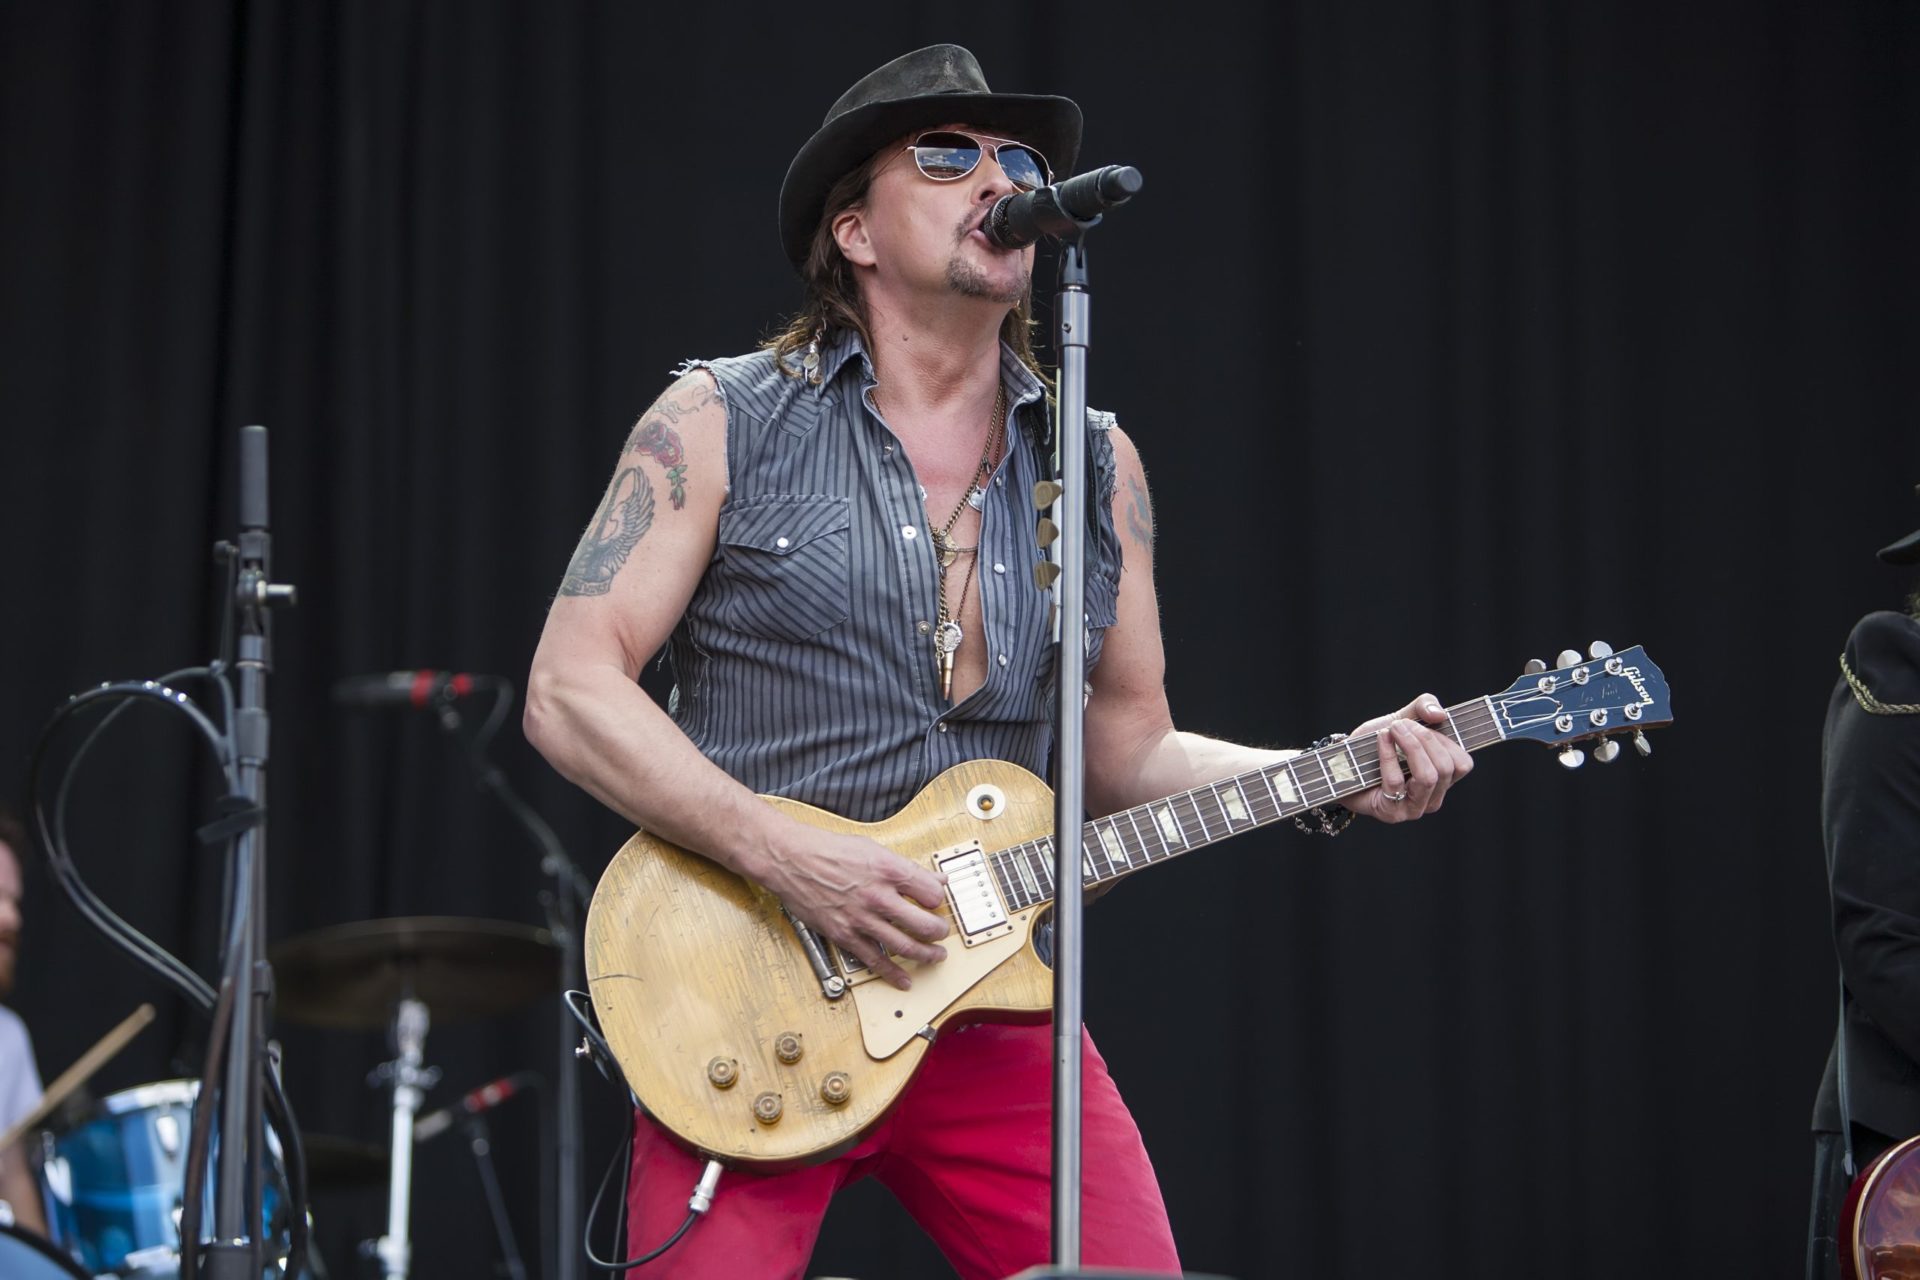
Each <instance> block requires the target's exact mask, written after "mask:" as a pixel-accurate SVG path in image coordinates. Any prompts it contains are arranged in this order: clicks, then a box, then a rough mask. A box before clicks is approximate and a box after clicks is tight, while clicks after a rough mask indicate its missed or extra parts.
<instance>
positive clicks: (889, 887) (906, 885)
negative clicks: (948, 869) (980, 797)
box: [763, 822, 947, 991]
mask: <svg viewBox="0 0 1920 1280" xmlns="http://www.w3.org/2000/svg"><path fill="white" fill-rule="evenodd" d="M763 880H764V883H765V884H766V886H767V888H768V889H771V890H772V891H773V893H774V895H775V896H776V897H778V898H779V899H780V901H781V902H782V903H784V904H785V905H786V908H787V910H789V911H791V912H793V914H794V915H796V916H798V917H799V918H800V920H801V922H802V923H804V924H807V925H809V926H811V927H812V928H814V929H817V930H819V931H820V932H821V933H823V934H825V935H826V936H827V937H829V938H832V939H833V940H834V941H835V942H837V943H839V944H840V947H841V949H842V950H843V951H846V952H847V953H848V954H849V955H853V956H856V957H858V958H859V959H860V961H861V962H862V963H863V964H865V965H866V966H867V967H868V968H869V969H872V970H873V971H874V972H875V973H877V974H879V975H880V976H881V977H882V978H885V979H886V980H887V981H888V982H891V983H892V984H893V985H894V986H896V987H899V988H900V989H901V990H903V991H904V990H906V989H907V988H908V987H910V986H912V985H913V980H912V979H911V978H909V977H908V976H907V971H906V970H905V969H902V968H901V967H900V966H899V965H898V964H897V963H895V961H894V957H896V956H898V957H902V958H904V959H908V960H917V961H919V962H920V963H921V964H934V963H937V962H938V961H941V960H944V959H945V958H946V955H947V953H946V949H945V948H943V947H938V946H935V945H933V944H934V943H936V942H938V941H939V940H940V939H942V938H944V937H946V936H947V922H946V919H945V918H944V917H942V916H938V915H935V914H934V913H933V911H932V910H930V908H937V907H939V906H940V905H941V903H942V902H944V901H945V897H946V895H945V892H944V889H945V884H946V880H945V877H943V876H941V875H939V874H938V873H936V872H934V871H931V870H929V869H928V868H927V867H926V866H924V865H923V864H921V863H918V862H914V861H912V860H910V859H907V858H903V857H901V856H900V855H899V854H897V853H895V852H893V851H892V850H891V849H888V848H887V847H886V846H884V845H881V844H878V843H876V842H875V841H872V840H869V839H867V838H866V837H865V836H857V835H847V834H843V833H840V832H835V831H821V830H819V829H817V828H814V827H809V826H807V825H805V824H804V823H799V822H796V823H794V824H793V829H792V830H791V832H789V833H788V838H786V839H784V840H783V841H782V842H781V843H780V845H779V847H778V848H776V849H775V850H774V852H773V855H772V860H771V862H770V864H769V868H768V870H767V871H766V872H765V874H764V876H763Z"/></svg>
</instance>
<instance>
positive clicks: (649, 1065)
mask: <svg viewBox="0 0 1920 1280" xmlns="http://www.w3.org/2000/svg"><path fill="white" fill-rule="evenodd" d="M1593 651H1594V655H1595V656H1593V657H1592V658H1590V659H1586V660H1582V659H1581V658H1580V655H1579V654H1577V653H1574V652H1573V651H1571V650H1569V651H1567V652H1565V653H1563V654H1561V658H1560V665H1559V667H1557V668H1555V669H1554V670H1551V671H1549V670H1547V669H1546V666H1545V664H1544V663H1541V662H1538V661H1537V660H1536V661H1535V662H1533V663H1529V664H1528V672H1527V674H1526V675H1524V676H1522V677H1521V678H1520V679H1519V680H1517V681H1515V682H1514V683H1513V684H1512V685H1511V686H1509V687H1508V688H1507V689H1506V690H1504V691H1502V692H1500V693H1496V694H1490V695H1488V696H1485V697H1481V698H1476V699H1474V700H1472V701H1470V702H1463V703H1460V704H1459V705H1457V706H1453V707H1449V708H1448V709H1447V714H1448V719H1447V724H1446V726H1445V727H1446V730H1447V731H1448V732H1451V733H1452V734H1453V735H1454V737H1455V738H1456V739H1457V740H1458V741H1459V743H1460V745H1461V746H1463V747H1465V748H1466V749H1467V750H1469V751H1477V750H1479V749H1480V748H1482V747H1487V746H1491V745H1493V744H1494V743H1497V742H1513V741H1521V740H1526V741H1533V742H1540V743H1545V744H1548V745H1553V746H1559V747H1561V748H1562V750H1561V752H1560V759H1561V763H1563V764H1566V765H1568V766H1569V767H1571V766H1574V765H1578V764H1579V763H1581V761H1582V759H1583V758H1584V753H1583V752H1582V751H1581V750H1580V749H1579V748H1578V747H1576V746H1574V745H1573V744H1574V743H1576V742H1580V741H1582V740H1585V739H1600V741H1599V742H1598V743H1597V745H1595V747H1594V757H1595V758H1596V759H1598V760H1602V761H1611V760H1612V759H1614V758H1615V757H1616V756H1617V755H1619V754H1620V747H1621V743H1620V740H1621V739H1622V738H1624V739H1626V740H1628V741H1630V742H1631V743H1632V744H1633V745H1634V746H1635V747H1636V748H1638V749H1639V750H1640V752H1641V753H1642V754H1645V753H1646V752H1647V751H1649V750H1650V748H1649V746H1648V744H1647V740H1646V738H1645V736H1644V735H1643V733H1642V731H1643V730H1645V729H1650V728H1653V727H1655V726H1657V725H1663V724H1666V723H1668V722H1669V721H1670V720H1671V719H1672V713H1671V710H1670V709H1669V706H1668V696H1667V686H1666V680H1665V677H1664V676H1662V675H1661V673H1660V670H1659V669H1658V668H1657V667H1655V666H1654V665H1653V663H1652V662H1650V661H1648V659H1647V657H1646V655H1645V653H1643V652H1642V651H1641V650H1640V649H1638V648H1633V649H1628V650H1626V651H1625V652H1623V653H1618V654H1616V653H1614V652H1612V650H1610V649H1608V648H1607V647H1606V646H1605V645H1595V646H1594V650H1593ZM1379 781H1380V761H1379V757H1378V754H1377V749H1376V747H1375V746H1374V743H1373V741H1372V739H1371V738H1364V739H1361V740H1358V741H1349V742H1335V743H1330V744H1328V745H1326V746H1323V747H1320V748H1318V749H1316V750H1311V751H1305V752H1302V753H1300V754H1299V755H1296V756H1294V757H1292V758H1291V759H1288V760H1286V761H1284V762H1282V763H1278V764H1271V765H1267V766H1265V767H1263V768H1259V769H1255V770H1252V771H1251V772H1248V773H1243V774H1240V775H1239V776H1237V777H1231V778H1222V779H1221V780H1219V781H1218V782H1212V783H1208V784H1207V785H1205V786H1201V787H1196V788H1194V789H1193V790H1191V791H1184V792H1181V793H1180V794H1178V795H1173V796H1168V797H1166V798H1164V799H1161V800H1155V801H1153V802H1152V803H1150V804H1143V805H1139V806H1137V807H1135V808H1132V809H1128V810H1125V811H1124V812H1121V813H1116V814H1112V815H1110V816H1108V817H1104V818H1100V819H1098V820H1096V821H1093V822H1089V823H1087V824H1086V825H1085V826H1084V827H1083V828H1082V829H1081V834H1082V841H1083V849H1082V853H1083V861H1082V864H1081V880H1082V882H1083V883H1084V884H1085V885H1089V886H1091V885H1097V884H1104V883H1106V882H1107V881H1110V880H1116V879H1118V878H1120V877H1121V876H1126V875H1131V874H1133V873H1134V872H1136V871H1140V870H1142V869H1144V868H1146V867H1148V866H1152V865H1157V864H1159V863H1161V862H1165V861H1166V860H1168V859H1169V858H1173V857H1175V856H1177V855H1179V854H1182V853H1185V852H1187V851H1188V850H1190V849H1198V848H1200V847H1201V846H1202V845H1208V844H1212V843H1214V842H1215V841H1218V840H1222V839H1225V838H1226V837H1227V836H1231V835H1238V834H1240V833H1241V832H1243V831H1251V830H1253V829H1254V828H1256V827H1263V826H1266V825H1267V824H1268V823H1272V822H1277V821H1279V820H1281V819H1283V818H1287V817H1291V816H1293V815H1295V814H1298V813H1301V812H1304V811H1305V810H1307V809H1308V808H1310V807H1312V806H1315V805H1326V804H1329V803H1332V802H1334V801H1336V800H1338V799H1339V798H1340V797H1341V796H1344V795H1349V794H1352V793H1353V792H1357V791H1361V790H1364V789H1366V788H1367V787H1371V786H1374V785H1376V784H1377V783H1378V782H1379ZM766 799H767V801H768V803H770V804H773V805H775V806H777V807H779V808H780V809H781V810H783V811H785V812H786V813H788V814H790V815H792V816H793V817H795V818H797V819H799V820H800V821H802V822H806V823H809V824H811V825H813V826H816V827H821V828H823V829H826V830H831V831H843V832H851V833H856V834H861V835H866V836H869V837H871V838H872V839H874V840H877V841H879V842H880V843H881V844H883V845H886V846H887V847H888V848H890V849H892V850H894V851H895V852H896V853H899V854H902V855H903V856H906V857H910V858H919V859H921V860H923V861H924V862H925V863H926V864H927V865H928V866H930V867H932V868H933V869H935V870H937V871H939V872H942V873H944V874H945V875H946V877H947V884H946V901H945V903H944V904H943V905H942V906H941V908H940V909H939V911H938V914H942V915H944V916H946V918H947V922H948V925H949V927H950V929H951V932H950V933H949V934H948V936H947V938H946V941H945V946H946V949H947V957H946V959H945V960H943V961H941V962H939V963H938V964H931V965H919V964H916V963H914V962H911V961H905V960H903V961H901V962H900V963H901V964H902V966H903V967H904V968H905V969H906V970H907V971H908V972H909V973H910V974H911V975H912V977H913V986H912V988H911V989H910V990H907V991H900V990H897V989H895V988H894V987H893V986H892V985H890V984H889V983H887V982H885V981H883V980H881V979H880V978H879V977H878V976H877V975H875V974H874V973H872V972H871V971H870V970H868V969H867V968H866V966H864V965H863V964H862V963H861V962H860V961H859V960H858V959H856V958H855V957H854V956H852V955H851V954H848V953H844V952H842V951H841V950H840V949H839V947H837V946H836V945H834V944H833V943H832V942H831V941H830V940H827V939H825V938H823V937H820V936H818V935H817V934H815V933H814V932H813V931H812V930H811V929H808V928H806V927H805V926H803V925H801V924H800V923H799V921H798V920H796V919H795V918H794V917H793V916H791V915H789V914H788V913H787V912H786V911H785V909H784V908H783V907H782V906H781V904H780V902H779V901H778V899H776V898H775V897H774V896H773V894H771V893H770V892H768V891H767V890H765V889H763V888H761V887H760V886H758V885H755V884H752V883H749V882H748V881H746V880H743V879H742V878H740V877H739V876H736V875H734V874H733V873H732V872H730V871H728V870H726V869H725V868H723V867H721V866H719V865H718V864H717V863H714V862H712V861H710V860H708V859H706V858H703V857H700V856H699V855H697V854H693V853H689V852H687V851H686V850H684V849H680V848H677V847H675V846H674V845H672V844H669V843H667V842H666V841H664V840H660V839H657V838H655V837H653V836H650V835H648V834H646V833H645V832H641V833H639V834H637V835H635V836H634V837H633V838H632V839H631V840H629V841H628V842H627V843H626V845H625V846H623V847H622V848H621V850H620V851H619V853H617V854H616V855H615V856H614V859H613V862H612V863H611V864H610V865H609V866H608V868H607V870H606V874H605V875H604V876H602V877H601V880H600V884H599V887H598V888H597V889H596V890H595V891H594V895H593V903H592V906H591V907H590V908H589V910H588V913H587V929H586V965H587V980H588V985H589V987H590V988H591V991H592V995H593V1003H594V1007H595V1011H596V1013H597V1014H598V1017H599V1020H600V1024H601V1029H602V1030H603V1031H604V1032H605V1034H606V1038H607V1041H608V1043H609V1045H610V1047H611V1048H612V1050H613V1056H614V1058H615V1059H616V1060H617V1061H618V1063H619V1065H620V1068H621V1070H622V1071H623V1072H624V1073H625V1075H626V1079H627V1084H628V1086H629V1087H630V1088H631V1089H632V1091H633V1093H634V1096H635V1097H636V1098H637V1099H638V1100H639V1101H640V1104H641V1105H642V1106H643V1107H645V1108H646V1110H647V1112H648V1113H649V1114H650V1115H652V1116H653V1117H654V1119H656V1120H657V1121H659V1122H660V1124H662V1125H663V1126H665V1127H666V1129H667V1130H668V1131H669V1132H670V1133H672V1134H673V1135H674V1136H675V1137H676V1138H678V1139H679V1140H680V1141H681V1142H682V1143H684V1144H685V1145H687V1146H688V1147H691V1148H694V1149H696V1150H698V1151H700V1152H703V1153H705V1154H707V1155H709V1156H712V1157H714V1158H717V1159H719V1160H722V1161H724V1162H726V1163H728V1164H730V1165H733V1166H736V1167H749V1168H756V1169H761V1170H771V1169H778V1168H783V1167H789V1166H794V1165H803V1164H809V1163H812V1162H815V1161H819V1160H824V1159H827V1158H829V1157H831V1156H833V1155H835V1154H838V1153H839V1152H841V1151H844V1150H846V1149H848V1148H850V1147H852V1146H853V1145H854V1144H855V1143H856V1142H858V1141H859V1139H860V1138H861V1136H862V1135H863V1134H864V1133H865V1132H866V1131H867V1130H868V1129H870V1128H871V1127H872V1126H873V1125H874V1124H875V1123H877V1122H878V1121H879V1120H880V1118H881V1117H882V1116H883V1115H884V1114H885V1113H886V1111H887V1109H888V1108H889V1107H890V1106H891V1105H892V1104H893V1102H894V1100H895V1099H896V1098H898V1097H899V1096H900V1093H901V1091H902V1090H904V1089H905V1088H906V1086H907V1083H908V1081H909V1080H911V1079H912V1077H913V1074H914V1071H915V1069H916V1068H917V1067H918V1066H919V1065H920V1061H921V1058H922V1057H923V1056H924V1055H925V1053H926V1051H927V1047H928V1045H929V1044H930V1043H932V1040H933V1038H934V1036H935V1035H936V1034H938V1033H939V1032H940V1031H941V1030H942V1029H944V1028H947V1027H954V1026H959V1025H963V1024H965V1023H967V1022H977V1021H1001V1022H1018V1021H1045V1020H1046V1019H1047V1017H1048V1016H1049V1012H1050V1008H1051V1004H1052V997H1053V978H1052V973H1051V971H1050V970H1049V969H1048V968H1047V966H1046V965H1045V964H1044V963H1043V962H1042V961H1041V959H1040V958H1039V956H1038V955H1037V954H1035V952H1034V948H1033V945H1032V944H1033V935H1034V929H1035V926H1036V925H1037V924H1038V923H1039V922H1040V921H1041V920H1042V919H1043V918H1044V915H1045V913H1046V912H1047V911H1048V909H1049V905H1050V904H1051V903H1052V901H1053V897H1054V879H1053V877H1054V855H1053V839H1052V831H1053V793H1052V791H1051V790H1050V789H1049V788H1048V787H1047V785H1046V784H1045V783H1044V782H1042V781H1041V780H1040V779H1039V778H1036V777H1035V776H1033V775H1032V774H1031V773H1028V772H1027V771H1026V770H1024V769H1021V768H1019V767H1018V766H1015V765H1010V764H1006V763H1004V762H1000V761H992V760H979V761H973V762H970V763H967V764H961V765H956V766H955V767H953V768H951V769H948V770H947V771H946V772H945V773H942V774H941V775H940V776H939V777H937V778H935V779H934V780H933V781H932V782H930V783H928V784H927V786H926V788H925V789H924V790H923V791H921V792H920V794H919V795H917V796H915V797H914V798H913V800H912V801H911V802H910V803H908V804H907V806H906V807H905V808H904V809H902V810H900V812H898V813H896V814H895V815H894V816H893V817H891V818H888V819H886V820H885V821H882V822H873V823H861V822H852V821H849V820H847V819H845V818H840V817H836V816H835V815H833V814H831V813H827V812H825V811H824V810H821V809H816V808H813V807H812V806H809V805H804V804H800V803H797V802H795V801H792V800H785V799H780V798H777V797H771V796H770V797H766Z"/></svg>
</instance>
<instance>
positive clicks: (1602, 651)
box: [1587, 640, 1613, 658]
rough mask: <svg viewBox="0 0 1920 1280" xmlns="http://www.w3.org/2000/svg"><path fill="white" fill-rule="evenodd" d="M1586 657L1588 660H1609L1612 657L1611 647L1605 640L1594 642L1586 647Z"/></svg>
mask: <svg viewBox="0 0 1920 1280" xmlns="http://www.w3.org/2000/svg"><path fill="white" fill-rule="evenodd" d="M1587 656H1588V657H1589V658H1611V657H1612V656H1613V646H1612V645H1610V644H1608V643H1607V642H1606V641H1605V640H1595V641H1594V642H1593V643H1592V644H1590V645H1588V646H1587Z"/></svg>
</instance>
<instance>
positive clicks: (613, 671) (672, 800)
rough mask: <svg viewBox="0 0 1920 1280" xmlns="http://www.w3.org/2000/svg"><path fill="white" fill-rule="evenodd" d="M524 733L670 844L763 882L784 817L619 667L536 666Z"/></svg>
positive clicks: (565, 771)
mask: <svg viewBox="0 0 1920 1280" xmlns="http://www.w3.org/2000/svg"><path fill="white" fill-rule="evenodd" d="M526 734H527V739H528V741H530V742H531V743H532V744H533V745H534V747H535V748H536V749H537V750H538V751H539V752H540V754H541V755H543V756H545V757H546V759H547V762H548V763H549V764H551V765H553V767H554V768H555V769H557V770H558V771H559V772H560V773H561V775H562V776H564V777H566V778H567V779H568V780H569V781H571V782H573V783H574V784H575V785H577V786H579V787H580V788H582V789H583V790H585V791H587V792H588V793H589V794H591V795H592V796H593V797H594V798H595V799H597V800H599V801H600V802H601V803H602V804H604V805H606V806H607V807H608V808H609V809H612V810H613V811H614V812H616V813H618V814H620V815H622V816H623V817H625V818H627V819H629V820H631V821H632V822H633V823H634V824H635V825H637V826H641V827H645V828H646V829H647V830H648V831H649V832H652V833H654V834H656V835H659V836H662V837H664V838H665V839H667V840H670V841H672V842H673V843H674V844H677V845H680V846H681V847H683V848H686V849H690V850H692V851H694V852H696V853H700V854H704V855H706V856H707V857H710V858H712V859H713V860H714V861H716V862H719V863H720V864H721V865H722V866H725V867H727V868H729V869H731V870H733V871H735V872H737V873H739V874H740V875H742V876H745V877H747V878H748V879H750V880H760V879H761V878H762V876H761V871H762V868H763V867H764V866H765V864H766V861H767V858H768V856H769V850H770V849H771V847H772V844H773V842H774V840H775V838H776V836H777V834H778V833H779V831H780V829H781V828H782V827H783V826H786V825H790V822H791V820H790V819H787V818H785V817H783V816H782V815H781V814H780V813H779V812H778V811H777V810H775V809H774V808H773V807H772V806H771V805H768V804H766V803H765V802H764V801H762V800H761V799H760V798H759V797H757V796H755V795H754V794H753V793H752V792H751V791H749V790H747V788H745V787H743V786H741V785H740V784H739V783H738V782H736V781H734V780H733V779H732V778H730V777H728V776H727V775H726V773H724V772H723V771H721V770H720V769H719V768H718V767H717V766H715V765H714V764H713V763H712V762H711V761H709V760H708V759H707V758H706V757H705V756H703V755H701V754H700V752H699V750H698V748H696V747H695V746H694V745H693V743H692V742H691V741H689V740H688V738H687V736H686V735H685V734H684V733H682V732H681V731H680V728H679V726H677V725H675V724H674V723H673V721H672V720H671V719H670V718H669V717H668V716H667V714H666V713H665V712H663V711H662V710H661V709H660V708H659V707H658V706H657V705H655V703H654V701H653V699H652V698H650V697H648V696H647V694H646V692H645V691H644V690H642V689H641V688H640V687H639V686H638V685H636V684H635V683H634V682H633V681H632V680H631V679H630V678H629V677H628V676H627V675H626V673H625V672H623V671H621V670H619V669H618V668H616V667H611V666H608V667H602V668H592V669H587V670H574V671H571V672H569V673H568V674H567V675H565V676H557V675H553V674H551V673H544V672H540V671H536V672H535V673H534V675H533V677H532V679H530V680H529V682H528V687H527V709H526Z"/></svg>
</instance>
